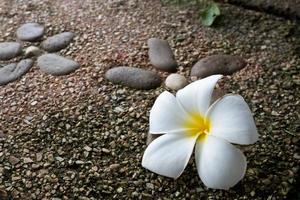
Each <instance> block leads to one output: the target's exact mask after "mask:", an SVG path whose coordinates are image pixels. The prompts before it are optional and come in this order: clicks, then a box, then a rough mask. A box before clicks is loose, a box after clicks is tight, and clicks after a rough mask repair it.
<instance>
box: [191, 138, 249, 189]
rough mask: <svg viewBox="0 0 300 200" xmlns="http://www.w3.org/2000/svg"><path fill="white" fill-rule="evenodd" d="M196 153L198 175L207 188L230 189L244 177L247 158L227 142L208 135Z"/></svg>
mask: <svg viewBox="0 0 300 200" xmlns="http://www.w3.org/2000/svg"><path fill="white" fill-rule="evenodd" d="M198 141H199V140H198ZM195 151H196V154H195V157H196V165H197V170H198V174H199V176H200V178H201V180H202V182H203V183H204V184H205V185H206V186H207V187H209V188H213V189H229V188H230V187H232V186H234V185H235V184H237V183H238V182H239V181H240V180H241V179H242V178H243V177H244V175H245V172H246V166H247V162H246V158H245V156H244V155H243V153H242V152H241V151H240V150H239V149H237V148H236V147H234V146H233V145H232V144H230V143H228V142H227V141H226V140H224V139H222V138H216V137H214V136H211V135H208V136H207V137H206V138H205V140H204V141H201V142H200V141H199V142H197V144H196V150H195Z"/></svg>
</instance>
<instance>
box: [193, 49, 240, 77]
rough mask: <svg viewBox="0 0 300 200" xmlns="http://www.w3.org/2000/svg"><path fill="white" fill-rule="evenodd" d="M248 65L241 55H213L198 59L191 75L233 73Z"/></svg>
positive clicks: (202, 75)
mask: <svg viewBox="0 0 300 200" xmlns="http://www.w3.org/2000/svg"><path fill="white" fill-rule="evenodd" d="M245 66H246V62H245V61H244V59H242V58H241V57H239V56H232V55H222V54H220V55H212V56H208V57H206V58H203V59H201V60H200V61H198V62H197V63H196V64H195V65H194V66H193V68H192V70H191V76H196V77H197V78H205V77H207V76H211V75H215V74H223V75H231V74H233V73H234V72H236V71H238V70H241V69H242V68H244V67H245Z"/></svg>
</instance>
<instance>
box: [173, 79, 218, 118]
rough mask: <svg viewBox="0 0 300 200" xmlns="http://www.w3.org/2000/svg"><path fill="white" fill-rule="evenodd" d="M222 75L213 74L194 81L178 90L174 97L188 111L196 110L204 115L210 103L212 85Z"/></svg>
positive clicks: (213, 85)
mask: <svg viewBox="0 0 300 200" xmlns="http://www.w3.org/2000/svg"><path fill="white" fill-rule="evenodd" d="M221 77H222V75H213V76H209V77H207V78H204V79H201V80H198V81H195V82H193V83H191V84H189V85H188V86H186V87H184V88H183V89H181V90H179V91H178V92H177V94H176V98H177V99H178V101H179V102H180V103H181V105H182V106H183V107H184V109H185V110H186V111H188V112H189V113H195V112H198V113H200V114H201V115H204V114H205V113H206V111H207V109H208V107H209V105H210V99H211V95H212V92H213V90H214V87H215V85H216V83H217V82H218V80H219V79H220V78H221Z"/></svg>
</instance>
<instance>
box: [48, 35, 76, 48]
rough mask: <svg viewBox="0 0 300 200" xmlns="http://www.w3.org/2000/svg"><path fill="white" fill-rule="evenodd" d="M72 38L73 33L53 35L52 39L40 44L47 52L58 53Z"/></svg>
mask: <svg viewBox="0 0 300 200" xmlns="http://www.w3.org/2000/svg"><path fill="white" fill-rule="evenodd" d="M74 36H75V35H74V33H71V32H64V33H60V34H57V35H53V36H52V37H49V38H47V39H46V40H45V41H44V42H43V43H42V48H43V49H44V50H46V51H48V52H54V51H59V50H61V49H63V48H65V47H67V46H68V45H69V44H70V42H71V41H72V39H73V38H74Z"/></svg>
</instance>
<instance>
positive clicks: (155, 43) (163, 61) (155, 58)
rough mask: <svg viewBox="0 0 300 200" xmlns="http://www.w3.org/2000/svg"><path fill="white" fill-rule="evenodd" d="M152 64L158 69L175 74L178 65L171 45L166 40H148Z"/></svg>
mask: <svg viewBox="0 0 300 200" xmlns="http://www.w3.org/2000/svg"><path fill="white" fill-rule="evenodd" d="M148 47H149V52H148V54H149V59H150V63H151V64H152V65H153V66H154V67H155V68H157V69H159V70H162V71H166V72H175V71H176V70H177V67H178V64H177V62H176V60H175V57H174V54H173V52H172V49H171V47H170V45H169V43H168V42H167V41H165V40H160V39H157V38H150V39H149V40H148Z"/></svg>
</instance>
